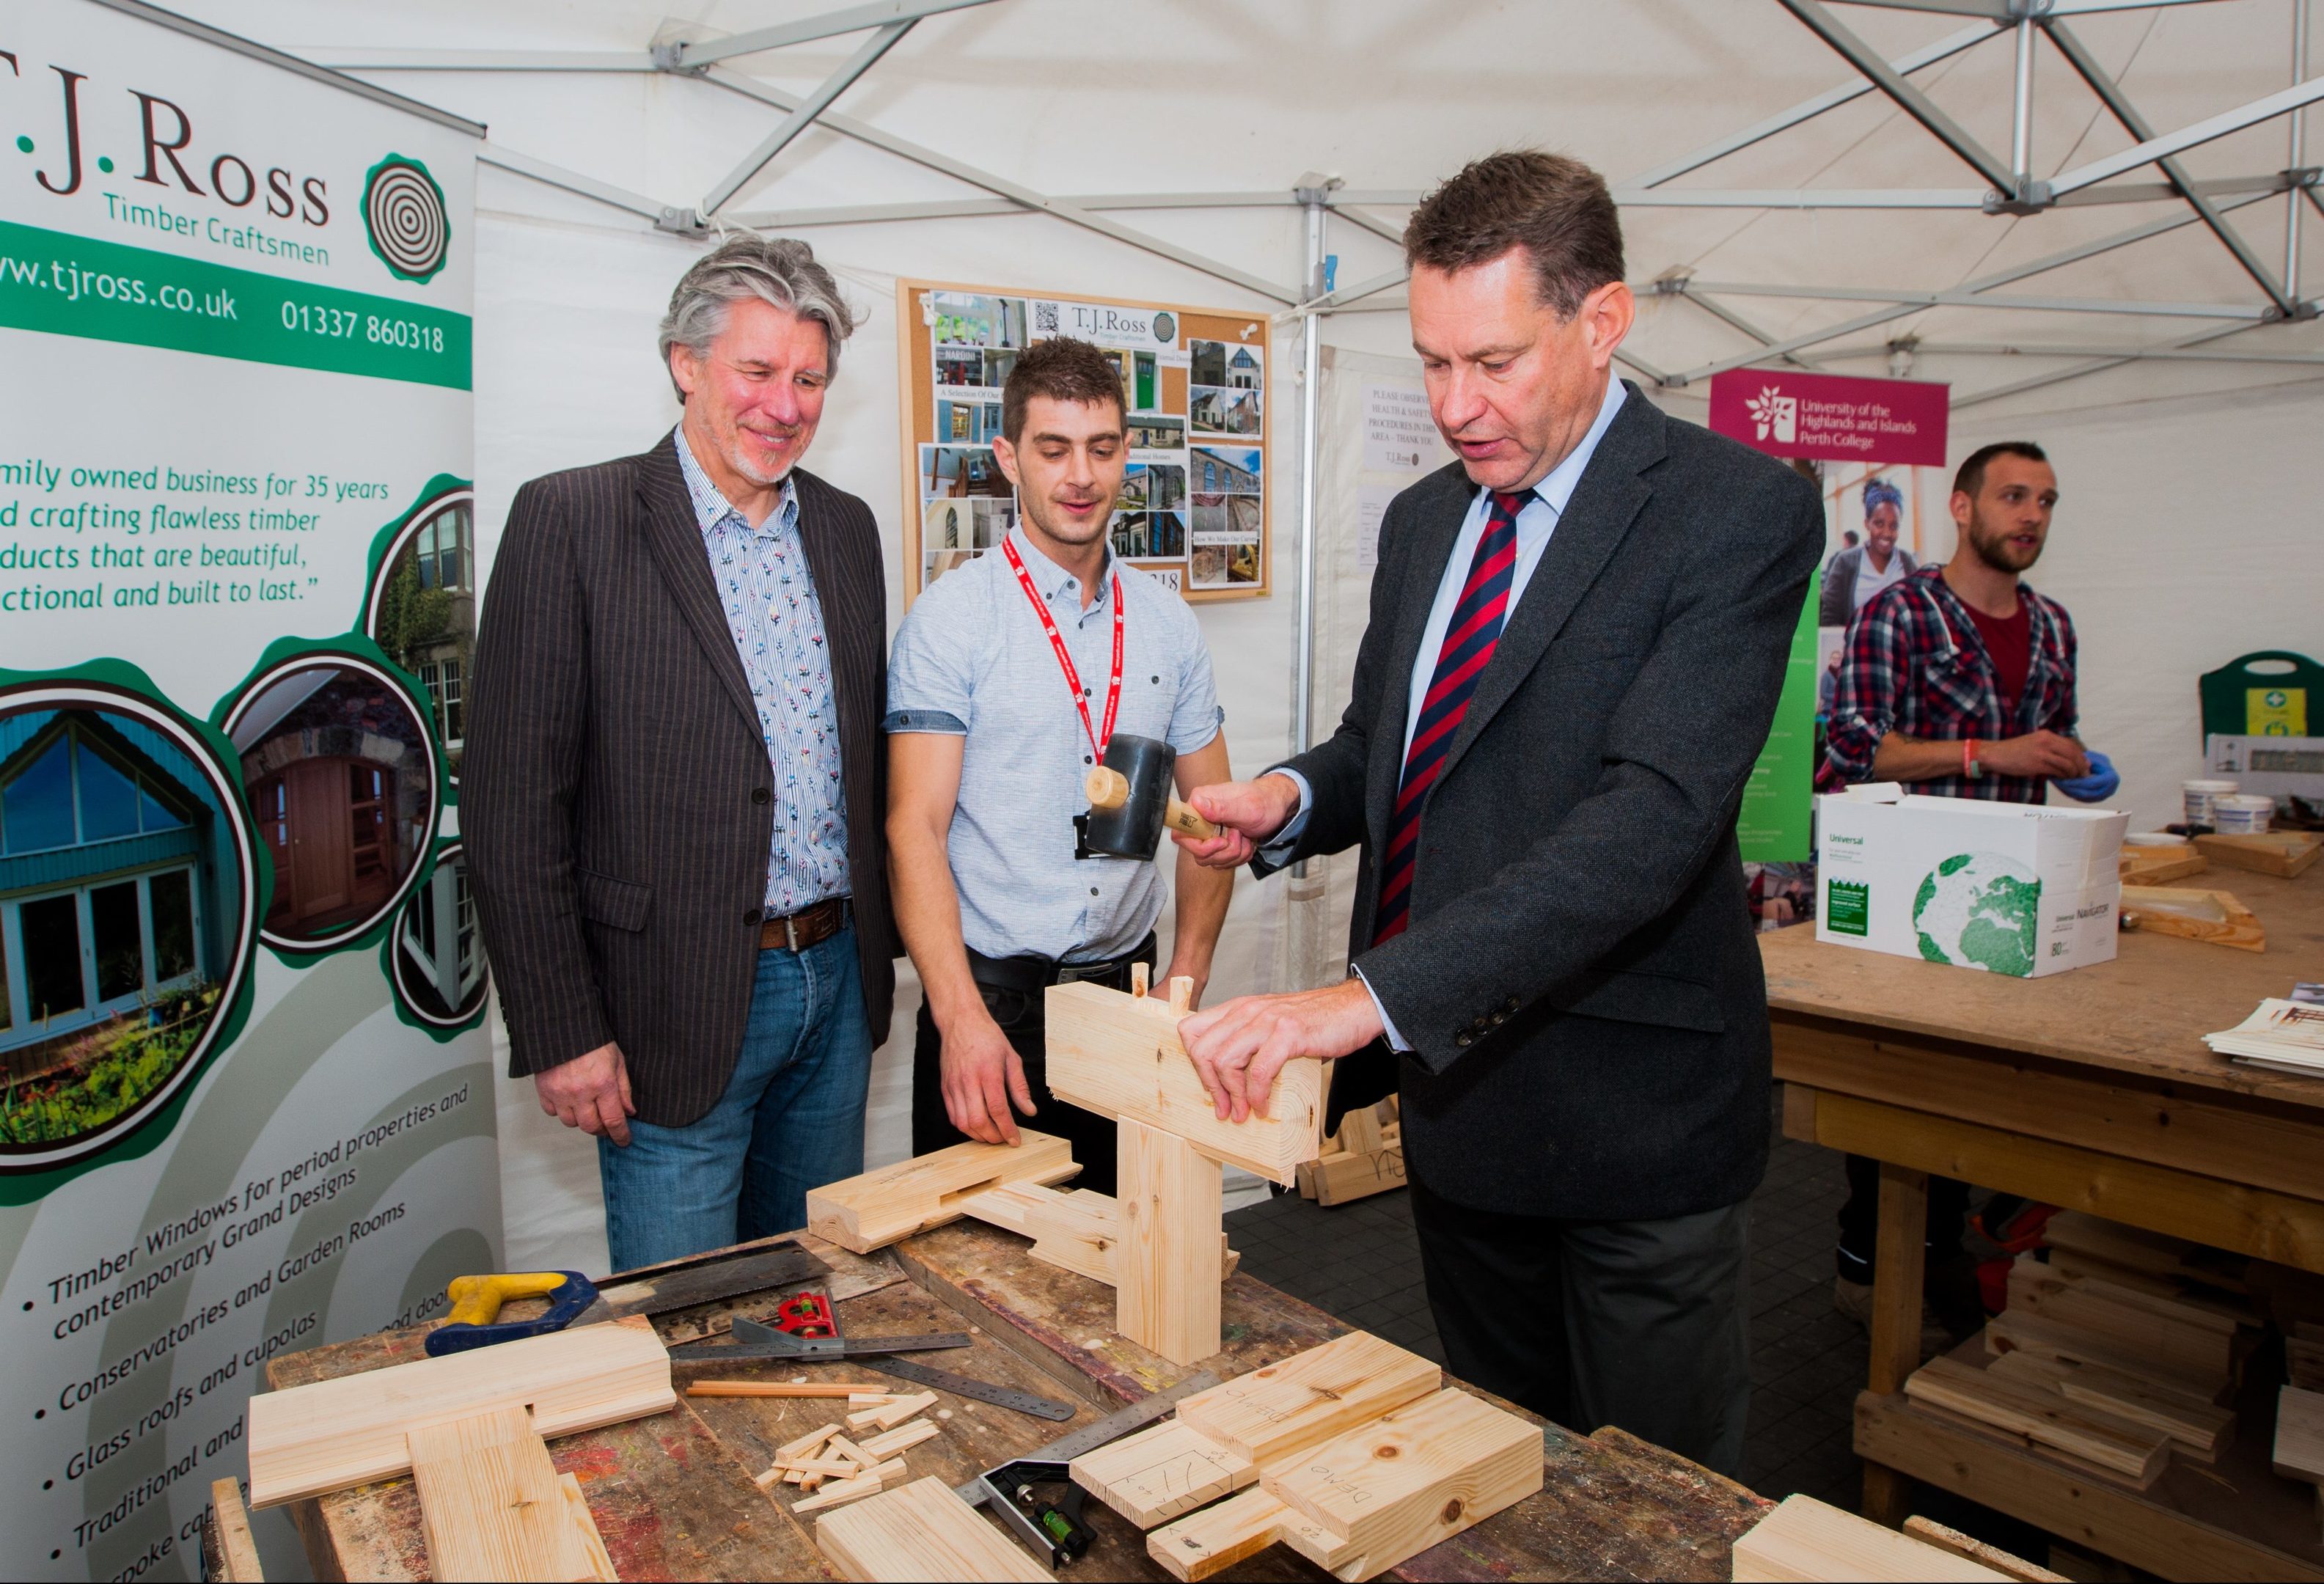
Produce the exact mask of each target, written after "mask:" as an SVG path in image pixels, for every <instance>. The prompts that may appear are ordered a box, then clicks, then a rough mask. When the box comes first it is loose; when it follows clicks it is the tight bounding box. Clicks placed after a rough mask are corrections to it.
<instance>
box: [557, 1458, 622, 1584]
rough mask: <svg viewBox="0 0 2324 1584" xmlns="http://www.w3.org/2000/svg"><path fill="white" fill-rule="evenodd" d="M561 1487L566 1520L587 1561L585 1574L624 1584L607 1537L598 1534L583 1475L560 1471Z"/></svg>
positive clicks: (599, 1583)
mask: <svg viewBox="0 0 2324 1584" xmlns="http://www.w3.org/2000/svg"><path fill="white" fill-rule="evenodd" d="M557 1488H558V1490H560V1491H562V1492H564V1493H565V1521H566V1522H567V1524H570V1525H571V1526H572V1530H573V1540H574V1543H575V1544H576V1545H577V1546H578V1547H579V1548H580V1552H581V1556H582V1560H583V1561H585V1562H586V1564H587V1568H586V1571H584V1572H583V1573H582V1574H581V1577H582V1578H584V1579H592V1580H595V1584H621V1578H622V1576H621V1575H620V1574H619V1573H617V1572H615V1571H614V1570H613V1557H612V1556H611V1555H610V1554H608V1553H607V1552H606V1550H605V1540H604V1536H603V1535H601V1534H599V1533H597V1516H596V1515H595V1514H594V1513H592V1512H591V1511H590V1510H589V1498H588V1497H586V1496H585V1495H583V1494H582V1490H581V1477H580V1476H579V1475H577V1474H560V1475H558V1477H557Z"/></svg>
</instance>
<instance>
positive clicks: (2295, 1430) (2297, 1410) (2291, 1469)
mask: <svg viewBox="0 0 2324 1584" xmlns="http://www.w3.org/2000/svg"><path fill="white" fill-rule="evenodd" d="M2270 1461H2271V1462H2272V1463H2273V1466H2274V1469H2275V1471H2276V1472H2277V1473H2278V1474H2280V1475H2282V1477H2283V1478H2286V1479H2304V1480H2306V1481H2307V1482H2308V1483H2309V1484H2310V1485H2324V1392H2304V1391H2301V1389H2300V1388H2299V1387H2298V1386H2284V1387H2282V1388H2280V1389H2279V1390H2278V1391H2277V1393H2276V1395H2275V1449H2274V1451H2273V1453H2272V1454H2271V1458H2270Z"/></svg>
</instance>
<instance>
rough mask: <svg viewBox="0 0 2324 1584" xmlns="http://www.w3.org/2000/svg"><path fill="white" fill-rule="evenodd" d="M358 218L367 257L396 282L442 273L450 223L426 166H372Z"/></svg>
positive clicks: (390, 161) (398, 162) (391, 161)
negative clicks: (373, 255) (382, 266)
mask: <svg viewBox="0 0 2324 1584" xmlns="http://www.w3.org/2000/svg"><path fill="white" fill-rule="evenodd" d="M363 213H364V232H365V233H366V234H368V235H369V236H370V237H371V250H372V252H374V253H377V254H378V255H379V261H380V262H382V263H383V264H385V265H386V266H387V268H388V271H389V272H390V273H391V274H393V275H394V276H395V277H396V278H397V279H399V280H403V281H426V280H428V279H429V278H430V277H432V276H433V275H434V274H435V273H436V272H437V271H438V270H440V269H442V268H443V267H444V261H445V260H446V258H447V257H448V256H449V255H450V253H451V247H452V220H451V216H449V215H448V214H447V213H446V211H445V207H444V189H442V188H440V187H438V186H437V185H436V179H435V178H434V177H433V176H430V175H429V174H428V167H427V166H425V165H423V164H421V163H420V161H417V160H414V159H411V158H410V157H409V156H407V155H404V154H390V155H388V157H387V158H386V159H384V160H382V161H380V162H379V163H378V164H376V165H374V166H373V167H372V168H371V170H370V171H369V173H368V174H366V175H365V176H364V201H363Z"/></svg>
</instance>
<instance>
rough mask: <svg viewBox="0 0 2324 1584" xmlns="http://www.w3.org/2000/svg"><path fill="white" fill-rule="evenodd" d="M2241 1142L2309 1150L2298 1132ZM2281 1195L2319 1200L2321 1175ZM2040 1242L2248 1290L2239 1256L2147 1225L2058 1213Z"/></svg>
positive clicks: (2323, 1191)
mask: <svg viewBox="0 0 2324 1584" xmlns="http://www.w3.org/2000/svg"><path fill="white" fill-rule="evenodd" d="M2182 1120H2183V1119H2182ZM2246 1142H2247V1144H2249V1145H2252V1146H2259V1147H2264V1146H2267V1145H2275V1146H2279V1147H2283V1148H2287V1149H2295V1150H2305V1149H2308V1148H2310V1147H2312V1143H2311V1141H2310V1136H2309V1135H2307V1134H2306V1133H2304V1132H2297V1133H2285V1134H2282V1135H2280V1136H2276V1137H2268V1138H2252V1139H2249V1140H2247V1141H2246ZM2285 1192H2286V1193H2299V1194H2302V1195H2303V1196H2304V1197H2307V1198H2310V1199H2314V1198H2324V1177H2319V1179H2318V1181H2317V1183H2316V1184H2315V1192H2313V1193H2310V1192H2308V1190H2307V1188H2306V1186H2305V1185H2303V1184H2298V1183H2295V1184H2292V1185H2291V1186H2289V1187H2287V1188H2286V1189H2285ZM2042 1240H2043V1242H2044V1243H2047V1244H2048V1245H2049V1246H2050V1248H2051V1249H2052V1252H2053V1253H2054V1252H2056V1251H2058V1250H2061V1249H2062V1250H2065V1251H2067V1252H2069V1253H2072V1254H2080V1255H2084V1256H2086V1257H2089V1258H2091V1259H2099V1260H2104V1261H2105V1262H2107V1264H2109V1265H2116V1266H2128V1267H2130V1268H2131V1269H2134V1270H2140V1271H2144V1272H2145V1273H2146V1274H2148V1275H2152V1276H2155V1277H2158V1278H2161V1279H2163V1280H2167V1281H2172V1282H2201V1283H2204V1284H2205V1285H2209V1286H2214V1287H2225V1288H2227V1290H2228V1291H2229V1292H2231V1293H2245V1292H2248V1291H2249V1290H2250V1288H2249V1282H2248V1279H2247V1278H2248V1275H2249V1266H2250V1262H2249V1261H2248V1260H2246V1259H2245V1258H2243V1257H2241V1256H2238V1255H2234V1254H2229V1253H2227V1252H2225V1251H2224V1250H2221V1249H2218V1248H2205V1247H2204V1246H2203V1245H2202V1244H2200V1243H2194V1242H2190V1241H2189V1240H2188V1239H2184V1238H2173V1237H2172V1236H2170V1235H2169V1234H2168V1233H2165V1232H2158V1231H2155V1230H2153V1229H2151V1228H2148V1227H2131V1226H2125V1225H2124V1224H2123V1223H2122V1222H2120V1221H2110V1220H2107V1219H2106V1218H2105V1217H2104V1216H2095V1215H2086V1214H2084V1213H2083V1212H2081V1211H2072V1210H2061V1211H2058V1212H2057V1213H2056V1214H2055V1215H2052V1217H2051V1218H2050V1219H2049V1220H2047V1221H2045V1222H2043V1227H2042Z"/></svg>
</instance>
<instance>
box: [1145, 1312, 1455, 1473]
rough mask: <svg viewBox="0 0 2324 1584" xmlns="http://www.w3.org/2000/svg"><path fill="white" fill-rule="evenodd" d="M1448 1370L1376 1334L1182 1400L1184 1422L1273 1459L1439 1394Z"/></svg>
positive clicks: (1255, 1456) (1246, 1452)
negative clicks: (1444, 1371) (1444, 1370)
mask: <svg viewBox="0 0 2324 1584" xmlns="http://www.w3.org/2000/svg"><path fill="white" fill-rule="evenodd" d="M1443 1384H1444V1373H1443V1370H1441V1369H1439V1368H1437V1367H1436V1366H1435V1365H1434V1364H1433V1363H1431V1362H1430V1361H1429V1360H1427V1359H1425V1358H1422V1357H1421V1356H1420V1355H1419V1354H1417V1353H1412V1352H1407V1351H1406V1350H1405V1349H1402V1348H1399V1347H1397V1345H1396V1344H1395V1343H1394V1342H1391V1341H1388V1340H1387V1339H1386V1338H1383V1337H1376V1336H1373V1335H1372V1334H1371V1333H1370V1332H1369V1331H1351V1332H1349V1333H1348V1334H1347V1335H1346V1336H1343V1337H1335V1338H1333V1340H1331V1341H1328V1342H1325V1343H1323V1345H1322V1346H1321V1347H1315V1348H1310V1349H1307V1350H1306V1351H1305V1352H1303V1353H1296V1354H1294V1355H1292V1357H1290V1358H1286V1359H1285V1360H1283V1361H1282V1362H1281V1363H1279V1364H1269V1365H1267V1366H1266V1367H1264V1368H1259V1369H1254V1370H1251V1371H1250V1372H1249V1373H1248V1374H1244V1375H1239V1376H1236V1377H1234V1378H1233V1379H1232V1380H1229V1381H1223V1382H1222V1383H1221V1384H1219V1385H1217V1386H1212V1387H1211V1388H1210V1389H1209V1390H1207V1391H1202V1392H1197V1393H1195V1394H1194V1395H1193V1396H1191V1397H1188V1398H1186V1399H1185V1401H1184V1402H1182V1403H1180V1404H1178V1423H1181V1424H1184V1425H1186V1426H1188V1427H1189V1428H1191V1429H1194V1430H1196V1431H1198V1432H1201V1433H1202V1434H1203V1435H1204V1436H1206V1437H1208V1438H1209V1439H1210V1440H1211V1441H1215V1442H1216V1443H1218V1444H1219V1445H1220V1446H1222V1447H1225V1448H1227V1449H1228V1450H1231V1451H1234V1452H1237V1453H1239V1454H1240V1455H1241V1456H1243V1457H1245V1458H1249V1459H1250V1460H1251V1461H1253V1462H1255V1463H1261V1464H1269V1463H1273V1462H1275V1461H1277V1460H1279V1459H1282V1458H1284V1457H1286V1456H1288V1455H1289V1454H1291V1453H1293V1452H1296V1451H1298V1450H1301V1449H1302V1448H1304V1447H1311V1446H1314V1445H1317V1444H1318V1443H1320V1442H1322V1441H1328V1440H1330V1439H1332V1438H1333V1437H1335V1436H1338V1435H1340V1434H1342V1433H1343V1432H1346V1431H1348V1430H1350V1429H1351V1428H1353V1427H1354V1426H1357V1425H1360V1424H1363V1423H1368V1422H1369V1421H1371V1420H1374V1419H1377V1418H1379V1416H1380V1415H1381V1414H1386V1413H1388V1412H1390V1411H1391V1410H1393V1409H1397V1408H1400V1407H1402V1406H1404V1405H1405V1404H1407V1403H1413V1402H1417V1401H1419V1400H1420V1399H1422V1398H1424V1397H1427V1396H1430V1395H1434V1393H1436V1392H1437V1391H1438V1390H1439V1389H1441V1388H1442V1387H1443Z"/></svg>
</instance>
